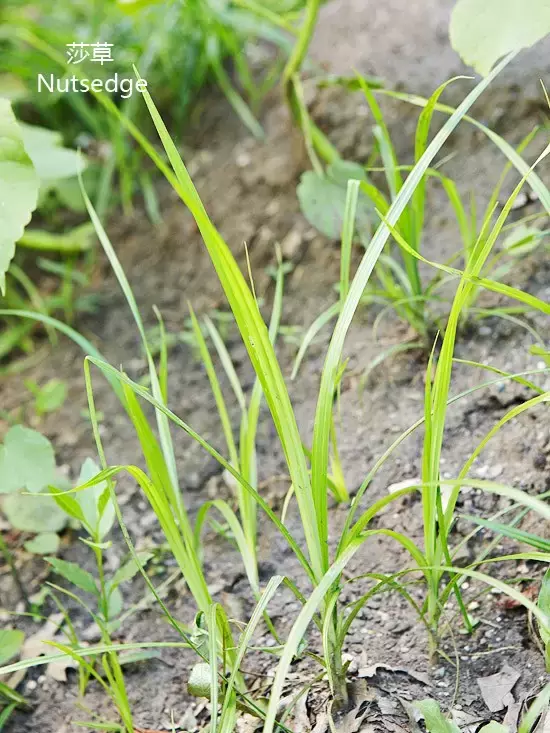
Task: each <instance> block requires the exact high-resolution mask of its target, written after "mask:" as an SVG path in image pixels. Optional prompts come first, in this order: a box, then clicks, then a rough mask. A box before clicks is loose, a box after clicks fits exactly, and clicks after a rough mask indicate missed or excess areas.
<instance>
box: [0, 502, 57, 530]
mask: <svg viewBox="0 0 550 733" xmlns="http://www.w3.org/2000/svg"><path fill="white" fill-rule="evenodd" d="M2 511H3V512H4V514H5V515H6V517H7V519H8V522H9V523H10V524H11V525H12V527H14V528H15V529H18V530H19V531H20V532H35V533H37V534H40V533H41V532H60V531H61V530H62V529H63V528H64V527H65V526H66V524H67V515H66V514H65V512H64V511H63V510H62V509H60V508H59V507H58V506H57V504H56V503H55V501H54V500H53V498H52V497H51V496H48V495H46V494H34V495H32V496H31V495H30V494H10V495H9V496H6V498H5V499H4V502H3V504H2Z"/></svg>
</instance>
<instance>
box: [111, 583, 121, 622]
mask: <svg viewBox="0 0 550 733" xmlns="http://www.w3.org/2000/svg"><path fill="white" fill-rule="evenodd" d="M109 586H110V590H109V619H110V620H111V621H112V620H113V619H115V618H116V617H117V616H119V615H120V614H121V613H122V609H123V607H124V600H123V598H122V593H121V592H120V589H119V588H113V587H112V583H111V584H109Z"/></svg>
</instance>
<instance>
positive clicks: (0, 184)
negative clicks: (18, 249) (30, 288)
mask: <svg viewBox="0 0 550 733" xmlns="http://www.w3.org/2000/svg"><path fill="white" fill-rule="evenodd" d="M39 185H40V184H39V179H38V175H37V173H36V171H35V169H34V166H33V162H32V159H31V158H30V157H29V155H28V154H27V152H26V151H25V146H24V144H23V139H22V132H21V129H20V127H19V125H18V124H17V120H16V119H15V115H14V114H13V112H12V109H11V105H10V103H9V102H8V100H7V99H3V98H0V292H1V293H2V295H5V287H6V271H7V269H8V267H9V264H10V262H11V260H12V258H13V255H14V254H15V243H16V242H17V240H18V239H19V238H20V237H21V235H22V234H23V230H24V229H25V227H26V225H27V224H28V223H29V221H30V220H31V215H32V212H33V211H34V210H35V209H36V205H37V203H38V189H39Z"/></svg>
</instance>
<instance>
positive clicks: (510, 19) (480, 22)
mask: <svg viewBox="0 0 550 733" xmlns="http://www.w3.org/2000/svg"><path fill="white" fill-rule="evenodd" d="M549 32H550V3H549V2H548V0H531V1H530V2H529V3H528V4H527V5H526V4H525V2H523V0H483V2H480V1H479V0H458V2H457V3H456V5H455V7H454V9H453V13H452V15H451V23H450V27H449V33H450V37H451V45H452V47H453V48H454V49H455V51H457V53H458V54H460V56H461V58H462V60H463V61H464V62H465V63H466V64H468V65H469V66H473V67H474V69H475V70H476V71H478V72H479V73H480V74H482V75H483V76H486V75H487V74H488V73H489V72H490V71H491V69H492V68H493V66H494V65H495V63H496V62H497V61H498V60H499V59H500V58H501V57H502V56H505V55H506V54H507V53H509V52H510V51H519V50H520V49H522V48H528V47H529V46H532V45H533V44H534V43H536V42H537V41H538V40H540V39H541V38H544V36H545V35H546V34H547V33H549Z"/></svg>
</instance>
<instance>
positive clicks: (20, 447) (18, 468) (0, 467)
mask: <svg viewBox="0 0 550 733" xmlns="http://www.w3.org/2000/svg"><path fill="white" fill-rule="evenodd" d="M0 236H1V235H0ZM55 479H56V474H55V454H54V450H53V448H52V445H51V443H50V441H49V440H48V439H47V438H46V437H45V436H44V435H42V434H41V433H38V432H37V431H36V430H31V429H30V428H26V427H24V426H23V425H14V427H12V428H10V429H9V430H8V432H7V433H6V437H5V439H4V445H2V446H0V494H8V493H11V492H12V491H17V490H18V489H26V490H27V491H31V492H39V491H41V490H42V489H43V488H44V487H46V486H47V485H48V484H50V483H53V482H54V481H55Z"/></svg>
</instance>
